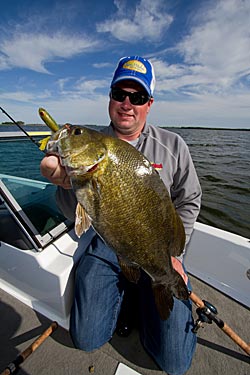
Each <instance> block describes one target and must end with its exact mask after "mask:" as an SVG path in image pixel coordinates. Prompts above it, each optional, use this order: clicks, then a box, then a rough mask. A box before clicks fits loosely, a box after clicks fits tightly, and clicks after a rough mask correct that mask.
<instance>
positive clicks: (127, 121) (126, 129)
mask: <svg viewBox="0 0 250 375" xmlns="http://www.w3.org/2000/svg"><path fill="white" fill-rule="evenodd" d="M115 87H119V88H121V89H122V90H125V91H128V92H138V91H143V88H142V86H141V85H140V84H139V83H136V82H134V81H130V80H125V81H121V82H118V83H117V84H116V85H115ZM153 101H154V99H153V98H151V99H150V100H149V101H148V102H147V103H146V104H143V105H133V104H131V103H130V100H129V97H128V96H127V97H126V98H125V99H124V101H123V102H118V101H116V100H114V99H112V98H110V102H109V116H110V119H111V121H112V123H113V125H114V127H115V129H116V130H117V132H118V133H120V134H123V135H132V134H134V133H137V132H141V131H142V129H143V127H144V125H145V122H146V118H147V114H148V112H149V110H150V107H151V105H152V103H153Z"/></svg>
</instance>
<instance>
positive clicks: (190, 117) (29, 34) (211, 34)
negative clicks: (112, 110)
mask: <svg viewBox="0 0 250 375" xmlns="http://www.w3.org/2000/svg"><path fill="white" fill-rule="evenodd" d="M249 20H250V1H249V0H211V1H210V0H154V1H152V0H103V1H100V0H69V1H68V0H58V1H57V0H50V1H48V0H39V1H37V0H1V17H0V106H1V107H2V108H4V110H5V111H7V112H8V113H9V114H10V115H11V116H12V117H13V118H14V119H15V120H16V121H24V122H25V123H26V124H28V123H42V121H41V120H40V118H39V116H38V108H39V107H44V108H45V109H46V110H47V111H48V112H49V113H50V114H51V115H52V117H53V118H54V119H55V120H56V121H57V122H58V123H59V124H64V123H66V122H69V123H72V124H82V125H84V124H96V125H108V124H109V116H108V111H107V107H108V101H109V89H110V82H111V80H112V75H113V72H114V70H115V68H116V65H117V63H118V60H119V59H120V58H121V57H123V56H132V55H140V56H143V57H145V58H147V59H149V60H150V61H151V62H152V63H153V65H154V69H155V76H156V88H155V92H154V103H153V106H152V107H151V111H150V113H149V116H148V122H150V123H151V124H155V125H158V126H197V127H198V126H202V127H229V128H250V27H249V26H250V23H249ZM4 121H8V119H7V118H6V116H5V115H4V114H3V113H2V112H0V123H1V122H4Z"/></svg>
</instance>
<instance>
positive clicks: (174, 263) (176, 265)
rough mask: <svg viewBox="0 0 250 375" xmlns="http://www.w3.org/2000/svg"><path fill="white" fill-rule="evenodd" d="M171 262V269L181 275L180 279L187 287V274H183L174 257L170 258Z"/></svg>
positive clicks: (179, 264)
mask: <svg viewBox="0 0 250 375" xmlns="http://www.w3.org/2000/svg"><path fill="white" fill-rule="evenodd" d="M171 260H172V266H173V268H174V269H175V271H177V272H178V273H179V274H180V275H181V277H182V278H183V280H184V282H185V284H186V285H187V283H188V276H187V274H186V273H185V271H184V269H183V267H182V263H181V261H179V260H178V259H176V258H175V257H171Z"/></svg>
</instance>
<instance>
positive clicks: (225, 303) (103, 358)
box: [0, 277, 250, 375]
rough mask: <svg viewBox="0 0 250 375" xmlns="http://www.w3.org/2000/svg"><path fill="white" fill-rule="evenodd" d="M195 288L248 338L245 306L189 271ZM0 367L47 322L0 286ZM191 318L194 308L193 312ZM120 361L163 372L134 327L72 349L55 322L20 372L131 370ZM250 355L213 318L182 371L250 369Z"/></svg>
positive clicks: (145, 372)
mask: <svg viewBox="0 0 250 375" xmlns="http://www.w3.org/2000/svg"><path fill="white" fill-rule="evenodd" d="M190 278H191V282H192V285H193V290H194V292H195V293H196V294H197V295H198V296H199V297H201V298H202V299H203V298H204V299H206V300H208V301H210V302H211V303H213V304H214V305H215V306H216V307H217V309H218V311H219V317H220V318H221V319H223V320H224V321H225V322H226V323H227V324H228V325H229V326H230V327H231V328H232V329H233V330H234V331H235V332H236V333H237V334H238V335H239V336H240V337H241V338H242V339H243V340H245V341H246V342H247V343H249V342H250V311H249V309H247V308H245V307H243V306H242V305H240V304H238V303H237V302H235V301H232V300H231V299H229V298H228V297H226V296H225V295H222V294H221V293H219V292H218V291H216V290H215V289H213V288H211V287H208V286H207V285H206V284H204V283H203V282H201V281H199V280H198V279H196V278H194V277H190ZM0 316H1V319H0V337H1V339H0V343H1V345H0V350H1V356H0V373H1V371H3V370H4V369H5V367H6V366H7V365H8V364H9V363H10V362H12V361H13V360H14V359H15V358H16V357H17V355H18V354H19V353H20V352H22V351H23V350H24V349H26V348H27V347H28V346H29V345H30V344H31V343H32V342H33V341H34V340H35V339H36V338H37V337H38V336H39V335H40V334H41V333H42V332H43V331H44V330H45V329H46V328H47V327H48V326H49V325H50V323H51V322H50V320H48V319H47V318H45V317H44V316H42V315H41V314H38V313H37V312H35V311H34V310H32V309H31V308H29V307H27V306H26V305H24V304H23V303H21V302H20V301H18V300H17V299H15V298H13V297H12V296H10V295H9V294H7V293H5V292H3V291H2V290H0ZM194 316H195V318H196V313H195V314H194ZM120 362H121V363H124V364H125V365H127V366H128V367H129V368H131V369H134V370H136V371H137V373H139V374H141V375H149V374H150V375H160V374H165V372H163V371H161V370H160V369H159V368H158V366H157V365H156V364H155V363H154V361H153V360H152V359H151V358H150V357H149V356H148V355H147V354H146V353H145V351H144V349H143V347H142V346H141V344H140V340H139V336H138V332H137V331H136V330H134V331H133V333H132V334H131V335H130V336H129V337H128V338H120V337H118V336H117V335H115V336H114V337H113V339H112V340H111V342H110V343H107V344H105V345H104V346H103V347H102V348H101V349H99V350H97V351H95V352H92V353H84V352H82V351H80V350H77V349H74V347H73V345H72V342H71V339H70V336H69V333H68V332H67V331H66V330H65V329H63V328H61V327H59V328H58V329H57V330H56V331H55V332H54V333H53V334H52V336H50V337H49V338H48V339H46V340H45V341H44V343H43V344H42V345H41V346H40V347H39V348H38V349H37V350H36V351H35V352H34V353H33V354H32V355H30V356H29V357H28V358H27V359H26V361H25V362H24V363H23V364H22V365H21V366H20V370H19V371H18V374H20V375H35V374H39V375H43V374H44V375H45V374H46V375H47V374H50V375H52V374H60V375H66V374H68V375H72V374H82V375H87V374H89V373H93V374H95V375H115V374H117V375H118V374H119V375H130V374H131V375H132V374H136V373H135V372H133V371H132V370H130V369H128V368H127V369H122V368H120V369H119V371H118V372H116V371H117V367H118V365H119V363H120ZM249 364H250V357H249V356H248V355H247V354H246V353H245V352H244V351H243V350H241V349H240V348H238V346H237V345H236V344H235V343H234V342H233V341H232V340H231V339H230V338H229V337H227V336H226V335H225V334H224V333H223V332H222V331H221V330H220V329H219V328H218V327H217V326H216V325H215V324H214V323H213V324H212V325H208V324H207V325H206V326H205V328H203V329H202V328H200V330H199V331H198V345H197V349H196V353H195V356H194V359H193V363H192V366H191V368H190V369H189V371H188V372H187V373H186V374H187V375H200V374H206V375H210V374H211V375H217V374H218V375H219V374H220V375H223V374H226V375H235V374H237V375H249V374H250V366H249Z"/></svg>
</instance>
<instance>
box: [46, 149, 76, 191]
mask: <svg viewBox="0 0 250 375" xmlns="http://www.w3.org/2000/svg"><path fill="white" fill-rule="evenodd" d="M40 170H41V174H42V175H43V176H44V177H46V178H47V179H48V180H49V181H50V182H52V183H53V184H54V185H60V186H62V187H63V188H64V189H71V184H70V178H69V176H68V175H67V174H66V171H65V168H64V167H62V165H61V164H60V160H59V158H58V157H57V156H55V155H47V156H45V157H44V158H43V159H42V161H41V164H40Z"/></svg>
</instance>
